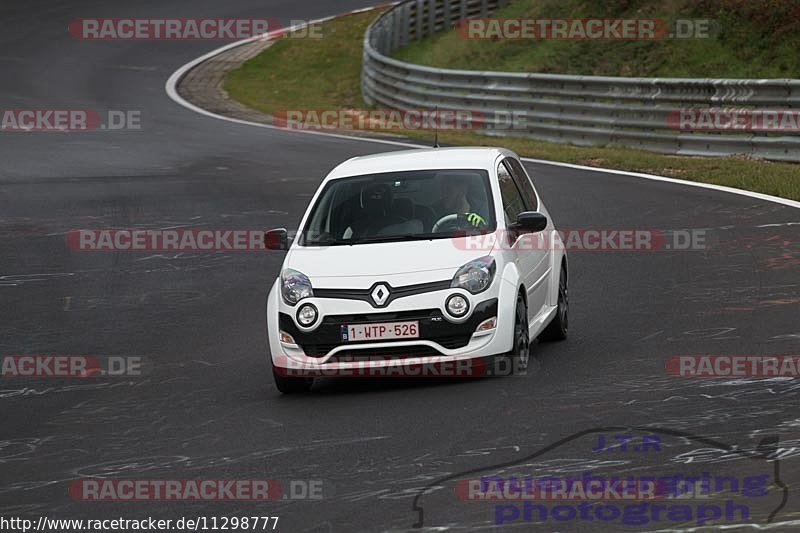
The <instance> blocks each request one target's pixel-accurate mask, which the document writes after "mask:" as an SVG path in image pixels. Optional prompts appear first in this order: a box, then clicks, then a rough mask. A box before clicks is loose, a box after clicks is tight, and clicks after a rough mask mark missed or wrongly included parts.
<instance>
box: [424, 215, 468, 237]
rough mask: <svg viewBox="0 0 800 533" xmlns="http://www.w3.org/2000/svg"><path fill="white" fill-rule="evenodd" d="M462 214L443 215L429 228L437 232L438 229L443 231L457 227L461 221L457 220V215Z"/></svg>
mask: <svg viewBox="0 0 800 533" xmlns="http://www.w3.org/2000/svg"><path fill="white" fill-rule="evenodd" d="M463 216H464V215H459V214H456V213H453V214H451V215H445V216H443V217H442V218H440V219H439V220H437V221H436V224H434V225H433V228H431V233H439V232H440V231H444V230H446V229H458V228H460V227H461V223H460V221H459V220H458V217H463Z"/></svg>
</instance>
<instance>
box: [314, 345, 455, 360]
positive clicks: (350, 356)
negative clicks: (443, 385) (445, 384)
mask: <svg viewBox="0 0 800 533" xmlns="http://www.w3.org/2000/svg"><path fill="white" fill-rule="evenodd" d="M440 355H442V353H441V352H440V351H439V350H437V349H435V348H431V347H430V346H425V345H416V346H392V347H387V348H373V349H364V350H342V351H341V352H339V353H337V354H336V355H334V356H333V357H331V358H330V359H328V362H329V363H337V362H351V361H358V362H368V361H385V360H386V359H410V358H414V357H436V356H440Z"/></svg>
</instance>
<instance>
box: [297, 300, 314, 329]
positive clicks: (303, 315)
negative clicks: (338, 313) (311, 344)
mask: <svg viewBox="0 0 800 533" xmlns="http://www.w3.org/2000/svg"><path fill="white" fill-rule="evenodd" d="M316 320H317V308H316V307H314V306H313V305H311V304H305V305H303V306H301V307H300V309H299V310H298V311H297V321H298V322H300V325H301V326H303V327H304V328H307V327H308V326H310V325H311V324H313V323H314V322H316Z"/></svg>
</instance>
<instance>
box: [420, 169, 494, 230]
mask: <svg viewBox="0 0 800 533" xmlns="http://www.w3.org/2000/svg"><path fill="white" fill-rule="evenodd" d="M468 191H469V181H468V178H466V177H465V176H463V175H459V174H445V175H444V177H443V178H442V197H441V198H440V199H439V200H438V201H437V202H435V203H434V204H433V205H432V206H431V207H432V208H433V210H434V212H435V213H436V218H437V219H441V218H442V217H445V216H447V215H454V214H456V215H460V214H464V215H466V216H467V222H469V223H470V224H471V225H472V226H473V227H476V228H477V227H479V226H483V225H485V224H486V220H485V219H484V218H483V217H482V216H480V215H479V214H478V213H476V212H474V211H473V209H472V206H471V205H470V202H469V198H468V197H467V192H468Z"/></svg>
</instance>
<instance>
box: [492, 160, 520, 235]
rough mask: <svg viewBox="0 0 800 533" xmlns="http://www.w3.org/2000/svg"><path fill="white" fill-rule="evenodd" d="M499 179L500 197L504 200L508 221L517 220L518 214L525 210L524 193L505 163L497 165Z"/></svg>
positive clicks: (504, 209) (504, 210)
mask: <svg viewBox="0 0 800 533" xmlns="http://www.w3.org/2000/svg"><path fill="white" fill-rule="evenodd" d="M497 181H498V183H499V185H500V198H501V199H502V201H503V212H504V213H505V215H506V223H507V224H508V223H512V222H516V221H517V215H519V214H520V213H522V212H523V211H525V202H524V201H523V200H522V195H520V193H519V189H518V188H517V186H516V184H515V183H514V179H513V178H512V177H511V174H510V173H509V172H508V169H507V168H506V166H505V165H504V164H503V163H500V165H499V166H498V167H497Z"/></svg>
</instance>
